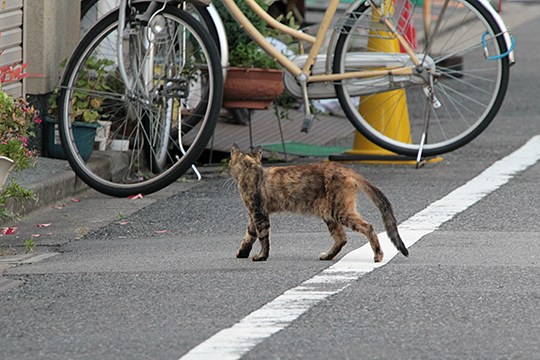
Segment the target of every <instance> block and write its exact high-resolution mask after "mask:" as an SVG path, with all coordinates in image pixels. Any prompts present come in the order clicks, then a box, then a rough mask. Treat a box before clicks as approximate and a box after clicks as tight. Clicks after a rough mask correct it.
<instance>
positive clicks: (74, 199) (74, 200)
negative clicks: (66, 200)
mask: <svg viewBox="0 0 540 360" xmlns="http://www.w3.org/2000/svg"><path fill="white" fill-rule="evenodd" d="M71 202H74V203H78V202H81V200H79V199H77V198H73V199H71Z"/></svg>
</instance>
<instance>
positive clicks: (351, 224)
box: [340, 211, 384, 262]
mask: <svg viewBox="0 0 540 360" xmlns="http://www.w3.org/2000/svg"><path fill="white" fill-rule="evenodd" d="M340 223H342V224H343V225H345V226H346V227H348V228H349V229H352V230H353V231H356V232H359V233H362V234H364V235H365V236H366V237H367V238H368V240H369V244H370V245H371V249H372V250H373V254H374V256H373V259H374V260H375V262H381V261H382V259H383V256H384V254H383V252H382V249H381V245H380V244H379V238H378V237H377V233H375V230H374V229H373V225H371V224H370V223H368V222H366V221H364V219H362V217H361V216H360V214H358V213H357V212H356V211H355V212H354V213H349V214H348V215H347V216H344V217H341V218H340Z"/></svg>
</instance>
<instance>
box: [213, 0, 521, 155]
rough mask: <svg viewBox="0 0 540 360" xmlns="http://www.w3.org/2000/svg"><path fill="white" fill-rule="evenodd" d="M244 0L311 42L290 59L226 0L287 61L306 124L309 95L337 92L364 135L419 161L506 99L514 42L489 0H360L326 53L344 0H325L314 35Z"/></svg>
mask: <svg viewBox="0 0 540 360" xmlns="http://www.w3.org/2000/svg"><path fill="white" fill-rule="evenodd" d="M245 1H246V3H247V4H248V5H249V6H250V8H251V9H252V10H253V11H254V12H256V13H257V14H258V15H259V16H261V17H262V18H263V19H265V21H266V22H267V23H268V24H269V25H270V26H272V27H274V28H275V29H277V30H278V31H281V32H285V33H287V34H289V35H291V36H292V37H294V38H296V39H298V40H299V41H303V42H306V43H308V44H310V45H311V50H310V51H309V53H308V54H304V55H300V56H297V57H295V58H294V59H292V60H290V59H288V58H286V57H285V56H284V55H282V54H281V53H279V52H278V51H277V50H276V49H275V48H274V47H273V46H272V45H271V44H270V43H269V42H268V41H267V40H266V39H264V38H263V37H262V36H260V34H258V33H257V31H256V30H255V29H254V28H253V27H252V26H250V24H249V21H248V20H247V18H246V17H245V16H244V14H242V12H241V11H239V9H238V7H237V6H236V4H235V3H234V0H223V2H224V4H225V5H226V7H227V8H228V9H229V11H230V12H231V13H232V14H233V16H234V17H235V19H236V21H237V22H239V23H240V24H241V25H242V26H243V27H244V28H245V30H246V31H247V32H248V33H249V34H250V35H251V37H252V38H253V39H254V41H256V42H257V44H258V45H259V46H260V47H261V48H262V49H263V50H264V51H266V52H267V53H269V54H270V55H272V56H273V57H274V58H276V60H277V61H278V62H279V63H280V64H281V65H282V66H283V67H284V68H285V69H286V75H285V78H284V84H285V88H286V89H287V90H288V92H289V93H291V94H293V95H294V96H296V97H298V98H301V99H303V100H304V104H305V109H306V118H305V121H304V129H308V128H309V126H310V124H311V123H312V122H313V115H312V114H311V113H310V111H309V102H308V100H309V99H320V98H333V97H337V98H338V99H339V102H340V104H341V107H342V108H343V110H344V112H345V114H346V115H347V117H348V118H349V120H350V121H351V123H352V124H353V125H354V127H355V128H356V129H357V130H358V131H359V132H360V133H361V134H363V135H364V136H365V137H367V138H368V139H369V140H370V141H372V142H374V143H375V144H377V145H379V146H381V147H383V148H385V149H387V150H390V151H392V152H395V153H397V154H401V155H405V156H409V157H414V156H416V159H417V162H420V161H421V159H422V158H423V156H434V155H439V154H442V153H446V152H449V151H452V150H455V149H457V148H459V147H461V146H463V145H465V144H467V143H468V142H470V141H471V140H473V139H474V138H475V137H476V136H478V135H479V134H480V133H481V132H482V131H483V130H484V129H485V128H486V127H487V126H488V124H489V123H490V122H491V121H492V119H493V118H494V116H495V115H496V113H497V112H498V110H499V108H500V106H501V104H502V102H503V99H504V95H505V93H506V90H507V86H508V81H509V69H510V66H511V64H513V63H514V62H515V60H514V53H513V48H514V42H513V38H512V36H511V35H510V33H509V32H508V30H507V28H506V26H505V25H504V23H503V21H502V19H501V18H500V16H499V15H498V14H497V12H496V11H495V9H493V8H492V7H491V5H490V4H489V3H488V2H487V0H433V1H432V0H423V1H422V0H357V1H356V2H355V3H353V4H352V5H351V6H350V7H349V8H348V10H347V11H346V13H345V15H344V16H342V17H341V18H340V19H338V21H337V22H336V25H335V26H334V29H333V31H332V35H331V37H330V41H329V46H328V51H327V52H326V54H321V53H320V52H321V49H322V46H323V43H324V42H325V41H326V35H327V32H328V30H329V29H330V24H331V21H332V19H333V17H334V14H335V13H336V9H337V6H338V3H339V0H330V1H329V4H328V8H327V10H326V12H325V15H324V18H323V21H322V23H321V25H320V27H319V29H318V32H317V34H316V36H311V35H308V34H305V33H303V32H301V31H295V30H292V29H290V28H288V27H286V26H285V25H283V24H281V23H279V22H277V21H276V20H274V19H272V18H271V17H269V16H268V15H267V14H266V13H265V12H264V11H263V10H262V9H261V8H260V7H259V6H258V5H257V3H256V2H255V0H245ZM411 34H412V35H413V36H411ZM392 42H393V43H392ZM416 42H418V43H422V45H423V46H420V47H418V46H417V43H416ZM389 44H390V45H389ZM396 45H397V46H398V47H397V48H396ZM417 47H418V48H417ZM380 94H385V96H384V97H383V98H381V97H380V96H379V95H380ZM356 97H360V103H361V105H360V106H361V110H362V111H361V112H362V113H360V111H359V108H358V106H357V105H356V104H355V101H354V99H355V98H356ZM370 103H371V104H370ZM362 104H370V105H368V106H362ZM380 111H383V112H384V113H385V116H382V117H381V116H378V115H376V116H375V118H376V121H375V123H370V122H368V121H367V120H366V118H369V117H370V113H377V112H380ZM371 117H373V116H371ZM403 129H406V132H405V133H406V134H407V136H406V137H403V133H404V131H403Z"/></svg>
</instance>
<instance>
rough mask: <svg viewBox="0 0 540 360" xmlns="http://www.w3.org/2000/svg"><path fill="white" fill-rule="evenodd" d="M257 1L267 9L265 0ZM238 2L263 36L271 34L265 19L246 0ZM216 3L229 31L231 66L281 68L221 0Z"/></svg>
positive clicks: (224, 24)
mask: <svg viewBox="0 0 540 360" xmlns="http://www.w3.org/2000/svg"><path fill="white" fill-rule="evenodd" d="M257 3H258V4H259V5H261V7H262V8H263V9H265V10H266V9H267V8H268V7H267V5H266V4H265V2H264V1H263V0H257ZM236 4H237V5H238V7H239V8H240V9H241V10H242V12H243V13H244V14H245V15H246V17H247V18H248V19H249V20H250V21H251V23H252V24H253V25H254V26H255V28H256V29H257V30H258V31H259V32H260V33H261V34H262V35H263V36H269V30H268V28H267V27H266V23H265V22H264V20H262V19H261V18H260V17H258V16H257V15H256V14H255V13H254V12H253V11H252V10H251V8H250V7H249V6H248V5H247V4H246V3H245V1H236ZM214 5H215V6H216V8H217V11H218V13H219V15H220V16H221V19H222V20H223V26H224V27H225V32H226V33H227V40H228V42H229V64H230V65H231V66H235V67H257V68H263V69H277V68H279V66H278V63H277V62H276V61H275V60H274V59H273V58H272V57H270V56H269V55H268V54H266V53H265V52H264V51H262V50H261V49H259V47H258V46H257V44H256V43H255V42H254V41H253V40H252V39H251V38H250V37H249V35H248V34H247V33H246V32H245V31H244V30H243V29H241V28H240V26H239V25H238V23H237V22H236V20H235V19H234V18H233V17H232V15H231V14H230V13H229V11H228V10H227V9H226V8H225V6H224V5H223V3H222V2H221V1H215V2H214Z"/></svg>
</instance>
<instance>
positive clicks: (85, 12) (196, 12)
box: [81, 0, 221, 131]
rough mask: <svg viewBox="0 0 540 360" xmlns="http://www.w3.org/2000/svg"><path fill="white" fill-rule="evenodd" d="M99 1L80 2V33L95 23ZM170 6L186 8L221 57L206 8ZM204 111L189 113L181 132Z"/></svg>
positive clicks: (204, 95)
mask: <svg viewBox="0 0 540 360" xmlns="http://www.w3.org/2000/svg"><path fill="white" fill-rule="evenodd" d="M99 1H100V0H81V31H83V32H84V30H85V29H87V28H88V27H91V26H92V24H93V23H95V22H96V21H97V19H96V18H95V17H96V16H97V14H98V13H97V5H98V3H99ZM118 2H119V0H117V3H118ZM170 4H171V6H175V7H178V6H187V8H185V9H184V8H183V9H184V10H185V11H187V12H189V13H190V15H192V16H193V17H195V18H196V19H197V20H199V21H200V22H201V23H202V24H203V25H204V27H205V28H206V30H208V32H209V33H210V36H211V37H212V39H213V40H214V41H215V43H216V48H217V49H218V53H219V54H220V56H221V46H220V40H219V35H218V30H217V28H216V25H215V23H214V20H213V19H212V16H211V15H210V13H209V12H208V10H207V7H206V6H204V5H198V4H196V3H191V2H186V3H183V2H180V1H176V2H172V1H171V2H170ZM117 5H118V4H116V5H108V6H107V7H106V8H105V9H106V11H107V10H109V11H110V10H112V9H113V8H114V6H117ZM92 10H94V12H92ZM90 15H92V16H93V17H90ZM83 24H84V28H83ZM201 96H203V97H206V98H207V97H208V94H202V95H201ZM204 111H205V109H204V107H203V108H201V109H197V108H195V109H193V110H192V111H191V113H192V114H194V115H195V116H189V117H188V118H186V119H185V120H184V121H183V123H182V126H183V127H184V129H183V130H184V131H188V129H190V128H192V127H194V126H196V125H197V123H198V119H199V118H200V116H201V115H202V114H203V113H204Z"/></svg>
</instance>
